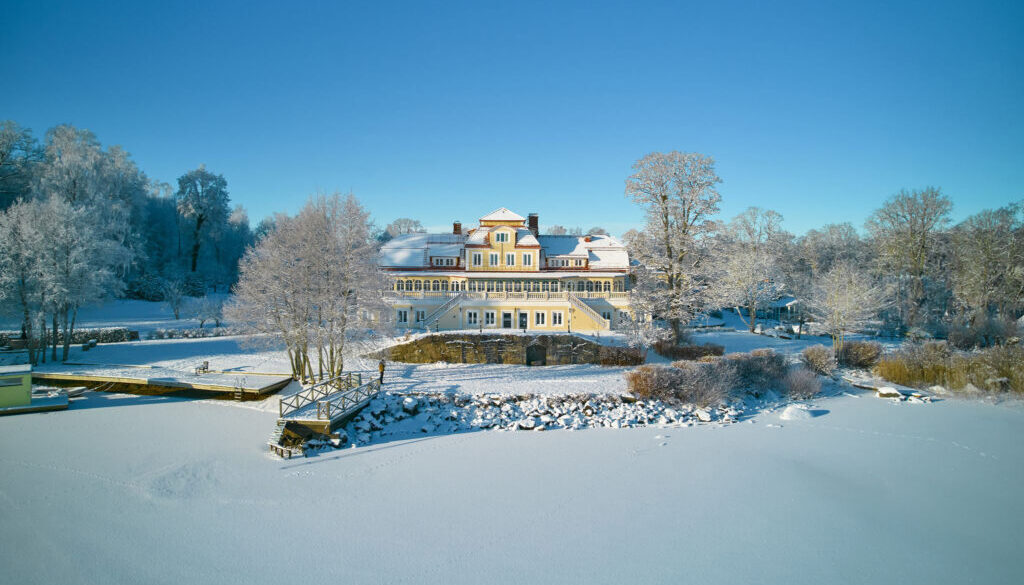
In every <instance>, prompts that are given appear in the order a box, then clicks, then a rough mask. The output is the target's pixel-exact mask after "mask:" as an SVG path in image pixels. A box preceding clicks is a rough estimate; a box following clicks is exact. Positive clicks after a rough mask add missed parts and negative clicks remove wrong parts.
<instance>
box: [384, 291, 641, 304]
mask: <svg viewBox="0 0 1024 585" xmlns="http://www.w3.org/2000/svg"><path fill="white" fill-rule="evenodd" d="M391 294H392V295H394V296H396V297H400V298H404V299H437V300H442V299H444V300H447V299H452V298H455V297H457V296H459V295H460V294H462V292H461V291H455V292H452V291H401V290H399V291H391ZM465 294H466V298H467V299H476V300H522V301H547V300H562V301H564V300H566V299H567V298H568V296H567V295H569V294H570V293H569V292H567V291H467V292H466V293H465ZM571 294H573V295H576V297H577V298H580V299H614V300H626V299H628V298H629V293H628V292H622V291H608V292H605V291H590V292H586V291H573V292H572V293H571Z"/></svg>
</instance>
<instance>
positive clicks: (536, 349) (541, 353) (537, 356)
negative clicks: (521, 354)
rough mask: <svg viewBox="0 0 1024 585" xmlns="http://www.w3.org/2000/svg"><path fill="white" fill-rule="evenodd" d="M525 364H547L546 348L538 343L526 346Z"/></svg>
mask: <svg viewBox="0 0 1024 585" xmlns="http://www.w3.org/2000/svg"><path fill="white" fill-rule="evenodd" d="M526 365H528V366H546V365H548V350H547V348H546V347H544V346H543V345H540V344H536V345H530V346H527V348H526Z"/></svg>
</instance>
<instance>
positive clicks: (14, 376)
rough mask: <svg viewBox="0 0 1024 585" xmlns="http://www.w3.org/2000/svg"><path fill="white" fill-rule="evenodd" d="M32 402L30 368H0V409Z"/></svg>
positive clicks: (21, 366)
mask: <svg viewBox="0 0 1024 585" xmlns="http://www.w3.org/2000/svg"><path fill="white" fill-rule="evenodd" d="M31 402H32V366H30V365H28V364H19V365H16V366H0V408H4V407H8V406H28V405H29V404H31Z"/></svg>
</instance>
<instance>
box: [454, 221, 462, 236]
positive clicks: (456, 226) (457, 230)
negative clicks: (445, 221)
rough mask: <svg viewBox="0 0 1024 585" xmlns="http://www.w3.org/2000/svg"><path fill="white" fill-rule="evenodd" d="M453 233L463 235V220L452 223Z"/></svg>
mask: <svg viewBox="0 0 1024 585" xmlns="http://www.w3.org/2000/svg"><path fill="white" fill-rule="evenodd" d="M452 233H453V234H455V235H457V236H461V235H462V222H461V221H456V222H454V223H452Z"/></svg>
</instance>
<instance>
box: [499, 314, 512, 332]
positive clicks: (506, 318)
mask: <svg viewBox="0 0 1024 585" xmlns="http://www.w3.org/2000/svg"><path fill="white" fill-rule="evenodd" d="M501 326H502V327H504V328H505V329H511V328H512V313H505V312H503V313H502V314H501Z"/></svg>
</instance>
